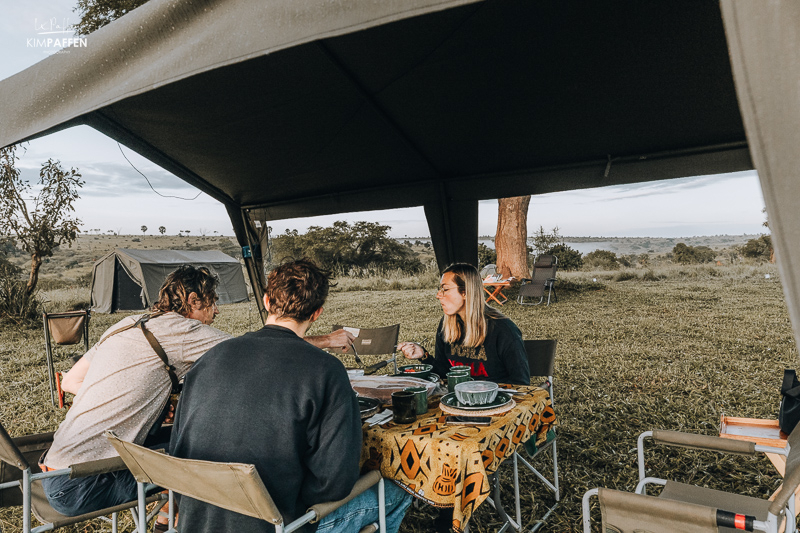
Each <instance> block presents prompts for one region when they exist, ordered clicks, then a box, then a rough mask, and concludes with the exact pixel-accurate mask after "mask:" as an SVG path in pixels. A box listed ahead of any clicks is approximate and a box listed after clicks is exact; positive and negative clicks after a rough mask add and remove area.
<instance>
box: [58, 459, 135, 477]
mask: <svg viewBox="0 0 800 533" xmlns="http://www.w3.org/2000/svg"><path fill="white" fill-rule="evenodd" d="M69 468H70V470H71V471H70V474H69V478H70V479H75V478H81V477H88V476H96V475H98V474H107V473H108V472H116V471H118V470H126V469H127V468H128V467H127V466H125V463H124V462H123V461H122V457H119V456H117V457H110V458H108V459H99V460H97V461H88V462H86V463H78V464H75V465H70V467H69Z"/></svg>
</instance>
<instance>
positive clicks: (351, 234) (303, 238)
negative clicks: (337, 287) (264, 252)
mask: <svg viewBox="0 0 800 533" xmlns="http://www.w3.org/2000/svg"><path fill="white" fill-rule="evenodd" d="M389 229H390V228H389V226H383V225H381V224H378V223H376V222H366V221H361V222H354V223H353V224H350V223H348V222H345V221H341V220H340V221H337V222H334V223H333V225H332V226H330V227H327V228H323V227H321V226H310V227H309V228H308V231H307V232H306V233H305V234H301V233H299V232H298V231H297V230H288V229H287V230H286V231H285V232H284V233H283V234H282V235H278V236H276V237H275V238H274V239H272V248H273V250H272V262H273V263H274V264H278V263H282V262H283V261H284V260H286V259H300V258H302V257H308V258H310V259H312V260H314V261H316V262H317V264H319V265H321V266H322V267H324V268H328V269H331V270H347V269H350V268H356V269H358V268H362V269H363V268H369V265H380V266H381V267H382V268H385V269H390V270H402V271H404V272H406V273H408V274H416V273H419V272H421V271H422V270H424V268H425V267H424V265H423V264H422V262H421V261H420V260H419V258H418V257H417V255H416V254H415V253H414V252H413V251H412V250H410V249H409V248H408V247H406V246H404V245H402V244H401V243H399V242H397V241H396V240H395V239H393V238H391V237H389V235H388V231H389Z"/></svg>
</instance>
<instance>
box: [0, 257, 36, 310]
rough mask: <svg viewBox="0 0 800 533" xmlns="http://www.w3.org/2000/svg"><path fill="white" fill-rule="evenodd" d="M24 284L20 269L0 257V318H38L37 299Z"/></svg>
mask: <svg viewBox="0 0 800 533" xmlns="http://www.w3.org/2000/svg"><path fill="white" fill-rule="evenodd" d="M26 285H27V284H26V282H25V280H24V279H23V278H22V269H20V268H19V267H17V266H15V265H13V264H11V263H9V262H8V261H7V260H6V259H5V258H0V319H2V320H4V321H5V320H11V321H13V322H16V323H20V322H26V321H33V320H37V319H38V318H39V315H40V310H39V301H38V300H37V299H36V294H35V293H34V294H28V290H27V287H26Z"/></svg>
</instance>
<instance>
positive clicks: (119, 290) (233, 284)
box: [92, 248, 248, 313]
mask: <svg viewBox="0 0 800 533" xmlns="http://www.w3.org/2000/svg"><path fill="white" fill-rule="evenodd" d="M181 265H193V266H204V267H208V269H209V270H210V271H211V272H212V273H213V274H216V276H217V277H218V278H219V285H218V286H217V296H219V303H221V304H230V303H237V302H246V301H247V300H248V296H247V286H246V285H245V282H244V274H243V273H242V265H241V263H239V261H237V260H236V259H234V258H233V257H231V256H229V255H226V254H224V253H222V252H220V251H216V250H211V251H184V250H130V249H124V248H118V249H116V250H114V251H113V252H111V253H109V254H107V255H106V256H105V257H103V258H102V259H100V260H99V261H97V262H96V263H95V264H94V268H93V269H92V311H94V312H97V313H114V312H116V311H138V310H141V309H147V308H149V307H151V306H152V305H153V304H155V303H156V302H157V301H158V291H159V289H160V288H161V285H162V284H163V282H164V280H165V279H166V277H167V275H168V274H169V273H170V272H172V271H173V270H175V269H176V268H178V267H179V266H181Z"/></svg>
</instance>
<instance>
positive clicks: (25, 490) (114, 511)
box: [0, 424, 163, 533]
mask: <svg viewBox="0 0 800 533" xmlns="http://www.w3.org/2000/svg"><path fill="white" fill-rule="evenodd" d="M52 442H53V433H42V434H39V435H28V436H24V437H17V438H13V439H12V438H11V437H10V436H9V435H8V433H7V432H6V430H5V428H4V427H3V426H2V424H0V507H18V506H20V505H21V506H22V531H23V533H38V532H41V531H51V530H54V529H59V528H62V527H65V526H69V525H73V524H79V523H82V522H88V521H90V520H94V519H96V518H100V519H103V520H106V521H108V522H110V523H111V530H112V532H114V533H116V531H117V519H118V514H119V513H120V512H121V511H125V510H128V509H134V508H136V507H137V505H138V501H137V500H134V501H131V502H128V503H125V504H122V505H117V506H114V507H109V508H105V509H100V510H98V511H95V512H92V513H86V514H82V515H80V516H65V515H62V514H61V513H59V512H57V511H56V510H55V509H53V508H52V507H51V506H50V503H49V501H48V500H47V496H46V495H45V493H44V489H43V488H42V483H41V480H42V479H44V478H47V477H55V476H70V477H72V478H79V477H86V476H92V475H97V474H102V473H105V472H113V471H116V470H122V469H124V468H125V465H124V463H123V462H122V461H121V460H120V459H119V458H115V459H103V460H100V461H92V462H89V463H82V464H78V465H72V466H70V467H69V468H65V469H63V470H55V471H50V472H42V471H41V469H40V468H39V465H38V459H39V457H40V456H41V455H42V453H43V452H44V451H46V450H47V449H48V448H49V447H50V445H51V444H52ZM161 499H163V496H162V495H160V494H156V495H153V496H150V497H148V498H146V501H147V502H148V503H149V502H153V501H157V500H161ZM159 507H160V506H159ZM31 515H33V516H35V517H36V518H37V519H38V520H39V521H40V522H42V524H43V525H42V526H39V527H35V528H34V527H32V524H31ZM108 515H111V518H107V516H108Z"/></svg>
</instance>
